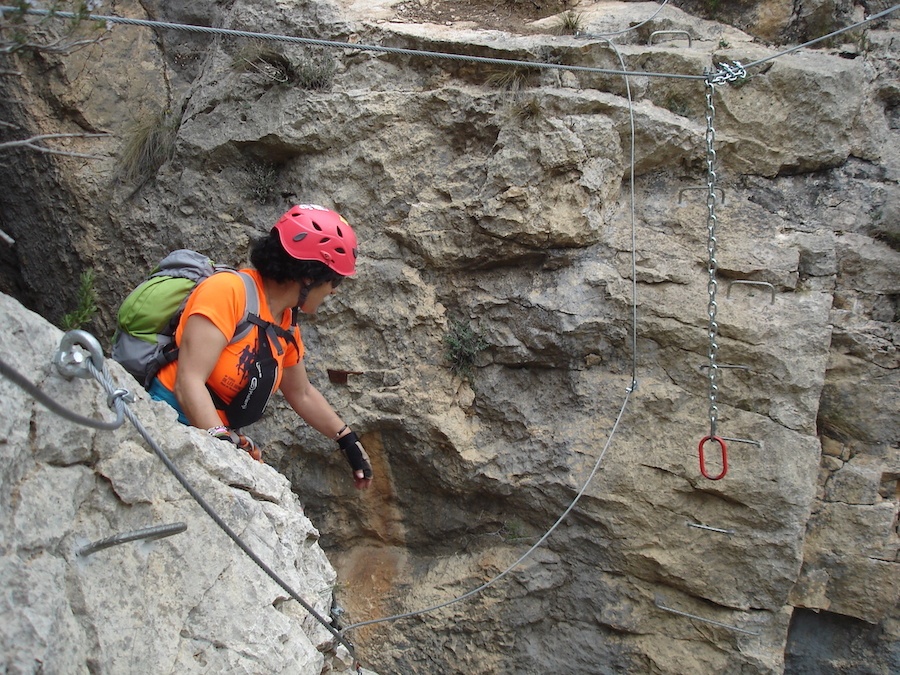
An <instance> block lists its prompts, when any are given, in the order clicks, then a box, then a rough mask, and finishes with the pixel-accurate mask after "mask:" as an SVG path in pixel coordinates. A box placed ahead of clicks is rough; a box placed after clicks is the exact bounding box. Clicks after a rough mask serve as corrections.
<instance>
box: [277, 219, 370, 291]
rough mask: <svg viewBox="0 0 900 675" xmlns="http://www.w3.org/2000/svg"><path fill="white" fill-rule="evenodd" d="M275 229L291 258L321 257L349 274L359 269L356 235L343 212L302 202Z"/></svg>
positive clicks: (334, 268)
mask: <svg viewBox="0 0 900 675" xmlns="http://www.w3.org/2000/svg"><path fill="white" fill-rule="evenodd" d="M273 229H276V230H278V236H279V238H280V239H281V245H282V246H283V247H284V250H285V251H287V253H288V255H290V256H291V257H293V258H296V259H297V260H318V261H319V262H321V263H325V265H327V266H328V268H329V269H331V270H333V271H334V272H337V273H338V274H340V275H341V276H345V277H349V276H353V274H354V273H355V272H356V253H357V246H356V235H355V234H354V233H353V228H352V227H350V224H349V223H348V222H347V221H346V220H344V218H343V216H341V215H340V214H339V213H337V212H335V211H332V210H331V209H326V208H325V207H324V206H318V205H316V204H298V205H297V206H294V207H291V209H290V210H289V211H288V212H287V213H285V214H284V215H283V216H281V218H279V220H278V222H277V223H275V227H274V228H273Z"/></svg>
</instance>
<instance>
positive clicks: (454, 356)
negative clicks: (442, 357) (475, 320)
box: [444, 321, 488, 377]
mask: <svg viewBox="0 0 900 675" xmlns="http://www.w3.org/2000/svg"><path fill="white" fill-rule="evenodd" d="M444 346H445V347H446V348H447V351H446V356H447V360H448V361H449V362H450V369H451V370H452V371H453V372H454V373H456V374H457V375H459V376H460V377H472V374H473V370H472V369H473V368H474V366H475V359H476V358H477V356H478V354H479V353H480V352H482V351H484V350H485V349H487V347H488V343H487V342H485V340H484V338H483V337H482V336H481V334H480V333H479V332H478V331H476V330H475V329H474V328H472V326H471V325H470V324H469V323H468V322H467V321H451V322H450V327H449V330H448V331H447V334H446V335H445V336H444Z"/></svg>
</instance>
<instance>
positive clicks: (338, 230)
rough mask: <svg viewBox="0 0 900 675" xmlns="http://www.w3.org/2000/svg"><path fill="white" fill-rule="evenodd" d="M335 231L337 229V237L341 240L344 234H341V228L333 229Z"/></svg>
mask: <svg viewBox="0 0 900 675" xmlns="http://www.w3.org/2000/svg"><path fill="white" fill-rule="evenodd" d="M335 229H337V233H338V236H339V237H340V238H341V239H343V238H344V233H343V232H341V228H340V227H337V228H335Z"/></svg>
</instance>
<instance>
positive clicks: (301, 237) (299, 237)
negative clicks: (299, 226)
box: [294, 232, 306, 241]
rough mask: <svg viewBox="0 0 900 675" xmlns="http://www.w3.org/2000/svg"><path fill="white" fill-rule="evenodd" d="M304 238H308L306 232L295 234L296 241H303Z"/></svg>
mask: <svg viewBox="0 0 900 675" xmlns="http://www.w3.org/2000/svg"><path fill="white" fill-rule="evenodd" d="M304 239H306V232H301V233H300V234H295V235H294V241H303V240H304Z"/></svg>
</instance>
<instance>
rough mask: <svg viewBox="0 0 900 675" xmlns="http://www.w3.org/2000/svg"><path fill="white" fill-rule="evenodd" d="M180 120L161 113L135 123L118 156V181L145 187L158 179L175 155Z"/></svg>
mask: <svg viewBox="0 0 900 675" xmlns="http://www.w3.org/2000/svg"><path fill="white" fill-rule="evenodd" d="M180 125H181V118H180V116H174V115H171V114H170V113H169V111H166V110H161V111H159V112H156V113H149V114H146V115H144V116H143V117H141V118H140V119H138V120H135V121H134V122H133V123H132V124H131V126H130V127H129V128H128V130H127V132H126V138H125V142H124V144H123V145H122V149H121V151H120V152H119V166H118V171H117V174H118V177H119V178H120V179H121V180H123V181H125V182H126V183H138V184H142V183H144V182H145V181H147V180H149V179H150V178H152V177H153V176H155V175H156V172H157V171H158V170H159V167H161V166H162V165H163V164H165V163H166V162H167V161H169V160H170V159H172V156H173V154H174V153H175V136H176V134H177V133H178V127H179V126H180Z"/></svg>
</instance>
